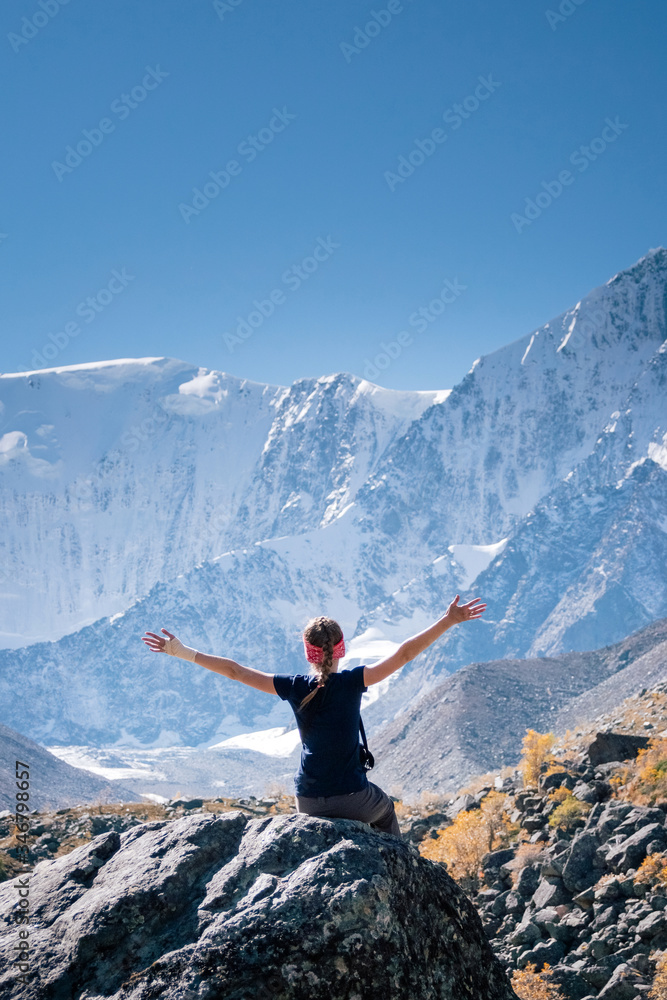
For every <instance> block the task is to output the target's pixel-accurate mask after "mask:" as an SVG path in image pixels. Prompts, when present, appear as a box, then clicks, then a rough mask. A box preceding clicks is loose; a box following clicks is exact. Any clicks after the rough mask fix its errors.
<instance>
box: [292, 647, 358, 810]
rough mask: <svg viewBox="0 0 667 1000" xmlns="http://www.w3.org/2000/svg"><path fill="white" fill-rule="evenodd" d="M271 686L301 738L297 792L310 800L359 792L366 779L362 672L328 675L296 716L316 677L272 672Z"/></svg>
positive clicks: (348, 671)
mask: <svg viewBox="0 0 667 1000" xmlns="http://www.w3.org/2000/svg"><path fill="white" fill-rule="evenodd" d="M273 686H274V687H275V689H276V694H278V695H280V697H281V698H282V700H283V701H289V703H290V705H291V706H292V710H293V711H294V716H295V718H296V723H297V726H298V727H299V735H300V736H301V743H302V749H301V763H300V766H299V770H298V771H297V773H296V775H295V776H294V787H295V789H296V794H297V795H301V796H304V797H309V798H316V797H317V796H320V795H346V794H348V793H349V792H359V791H361V789H362V788H365V787H366V786H367V785H368V778H367V777H366V771H365V770H364V768H363V766H362V764H361V760H360V757H359V747H360V746H361V744H360V742H359V712H360V708H361V695H362V692H364V691H367V690H368V688H367V687H366V686H365V685H364V668H363V666H361V667H354V668H353V669H352V670H341V671H340V672H338V671H336V673H333V674H329V677H328V678H327V682H326V685H325V686H324V687H323V688H321V689H320V690H319V691H318V692H317V694H316V695H315V697H314V698H312V699H311V701H309V702H308V704H307V705H306V706H305V707H304V708H303V711H301V712H299V704H300V703H301V701H302V699H303V698H305V697H306V695H307V694H310V692H311V691H312V690H313V689H314V688H315V687H316V686H317V677H316V676H315V675H314V674H296V675H293V674H274V675H273Z"/></svg>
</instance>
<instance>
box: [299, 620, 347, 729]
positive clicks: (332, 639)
mask: <svg viewBox="0 0 667 1000" xmlns="http://www.w3.org/2000/svg"><path fill="white" fill-rule="evenodd" d="M303 637H304V639H305V640H306V642H309V643H311V644H312V645H313V646H319V647H320V649H322V650H323V653H324V655H323V656H322V662H321V663H313V664H312V667H313V670H314V671H315V673H316V674H317V677H318V685H317V687H316V688H315V689H314V690H313V691H311V692H310V694H307V695H306V697H305V698H304V699H303V701H302V702H301V704H300V705H299V710H301V709H302V708H304V706H305V705H307V704H308V702H309V701H311V699H312V698H314V697H315V695H316V694H317V692H318V691H319V689H320V688H323V687H324V686H325V684H326V682H327V678H328V677H329V674H330V673H331V668H332V666H333V655H332V654H333V648H334V646H335V645H336V643H338V642H340V640H341V639H342V638H343V630H342V628H341V627H340V625H339V624H338V622H336V621H334V620H333V618H324V617H320V618H311V619H310V621H309V622H308V624H307V625H306V627H305V628H304V630H303Z"/></svg>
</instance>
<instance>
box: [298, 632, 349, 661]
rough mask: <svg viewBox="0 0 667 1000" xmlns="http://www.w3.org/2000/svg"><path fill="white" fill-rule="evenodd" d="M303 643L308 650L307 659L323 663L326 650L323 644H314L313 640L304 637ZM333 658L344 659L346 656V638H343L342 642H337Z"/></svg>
mask: <svg viewBox="0 0 667 1000" xmlns="http://www.w3.org/2000/svg"><path fill="white" fill-rule="evenodd" d="M303 645H304V647H305V650H306V659H307V660H308V662H309V663H321V662H322V660H323V659H324V650H323V649H322V647H321V646H313V644H312V642H308V640H307V639H306V638H305V637H304V640H303ZM331 655H332V658H333V659H334V660H342V659H343V657H344V656H345V639H344V638H342V639H341V640H340V642H337V643H336V645H335V646H334V648H333V651H332V654H331Z"/></svg>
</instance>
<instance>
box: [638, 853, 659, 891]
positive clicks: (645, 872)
mask: <svg viewBox="0 0 667 1000" xmlns="http://www.w3.org/2000/svg"><path fill="white" fill-rule="evenodd" d="M632 881H633V882H635V883H637V882H645V883H646V884H647V885H665V886H667V854H664V853H656V854H647V856H646V857H645V858H644V860H643V861H642V863H641V864H640V866H639V868H638V869H637V874H636V875H635V877H634V878H633V880H632Z"/></svg>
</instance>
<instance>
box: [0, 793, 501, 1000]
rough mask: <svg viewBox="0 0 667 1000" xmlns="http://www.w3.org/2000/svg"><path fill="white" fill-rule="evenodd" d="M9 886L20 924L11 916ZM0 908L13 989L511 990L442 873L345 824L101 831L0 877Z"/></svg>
mask: <svg viewBox="0 0 667 1000" xmlns="http://www.w3.org/2000/svg"><path fill="white" fill-rule="evenodd" d="M23 884H27V886H28V892H27V894H25V896H24V898H28V899H29V912H30V923H29V924H23V923H14V922H13V919H12V918H13V917H14V916H15V915H16V914H18V913H21V912H23V911H25V910H26V907H23V908H22V907H21V906H20V905H19V901H20V898H21V897H20V896H19V894H18V890H19V887H20V886H21V885H23ZM0 914H1V915H2V918H3V921H4V926H3V935H2V943H1V948H2V952H3V957H4V961H5V967H4V970H3V971H2V973H0V992H1V993H2V995H3V996H4V995H9V994H11V996H12V997H14V998H16V1000H60V998H63V1000H64V998H65V997H67V998H68V1000H84V998H85V1000H102V998H105V1000H111V998H114V1000H148V998H151V1000H155V998H158V997H161V998H164V1000H183V998H192V1000H194V998H195V997H196V998H197V1000H218V998H220V997H223V996H224V997H225V998H227V1000H242V998H250V997H254V998H259V1000H263V998H267V1000H268V998H269V997H271V998H273V1000H325V998H326V1000H330V998H331V997H335V998H336V1000H359V998H362V997H363V998H373V997H414V998H418V1000H419V998H423V1000H427V998H428V1000H434V998H439V1000H464V998H465V1000H469V998H470V997H480V998H481V997H484V998H485V1000H511V998H513V997H514V993H513V991H512V989H511V987H510V985H509V981H508V978H507V976H506V974H505V972H504V970H503V969H502V967H501V965H500V963H499V962H498V961H497V960H496V959H495V958H494V956H493V953H492V950H491V948H490V946H489V944H488V941H487V940H486V937H485V935H484V931H483V929H482V926H481V923H480V921H479V918H478V917H477V914H476V912H475V910H474V907H473V906H472V904H471V903H470V902H469V900H468V899H467V898H466V896H465V895H464V893H463V892H462V891H461V890H460V889H459V888H458V887H457V886H456V884H455V883H454V882H453V881H452V880H451V879H450V878H449V876H448V875H447V874H446V872H445V871H444V869H443V868H442V867H441V866H439V865H436V864H433V863H431V862H429V861H426V860H425V859H423V858H421V857H420V856H419V855H418V854H417V852H416V851H415V849H414V848H413V847H411V846H410V845H409V844H408V843H406V842H404V841H402V840H400V839H399V838H396V837H392V836H391V835H387V834H378V833H374V832H372V831H370V829H369V828H368V827H367V826H366V825H365V824H363V823H358V822H354V821H349V820H321V819H316V818H314V817H305V816H296V815H292V816H276V817H273V818H271V817H266V818H262V819H255V820H250V821H248V816H247V815H244V814H242V813H224V814H219V815H212V814H210V813H209V814H197V815H192V816H186V817H183V818H181V819H177V820H174V821H173V822H166V821H156V822H149V823H143V824H140V825H137V826H134V827H132V828H131V829H129V830H124V831H123V832H122V833H120V834H119V833H118V832H116V831H115V830H112V831H109V832H107V833H102V834H100V835H99V836H97V837H94V838H93V839H92V840H91V841H90V842H89V843H88V844H85V845H83V846H81V847H78V848H76V849H75V850H74V851H72V852H71V853H69V854H67V855H66V856H64V857H61V858H59V859H57V860H55V861H46V862H42V863H40V864H38V865H37V867H36V868H35V869H34V871H32V872H31V873H30V874H29V875H27V876H25V877H24V878H23V882H22V881H21V877H19V878H18V879H13V880H11V881H9V882H5V883H4V884H2V886H1V887H0ZM22 930H24V931H25V930H27V931H28V934H27V935H24V936H23V937H21V936H20V935H21V931H22ZM21 942H24V943H25V946H24V945H22V944H21ZM21 949H23V952H22V950H21ZM22 953H23V954H25V961H24V962H18V963H17V962H13V959H14V956H15V955H19V956H20V955H21V954H22ZM22 966H25V968H22ZM23 976H25V982H24V981H23Z"/></svg>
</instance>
